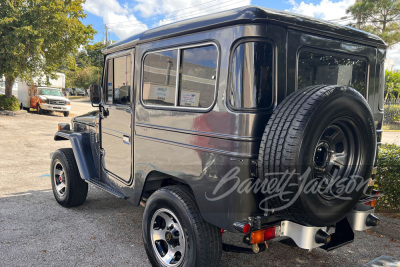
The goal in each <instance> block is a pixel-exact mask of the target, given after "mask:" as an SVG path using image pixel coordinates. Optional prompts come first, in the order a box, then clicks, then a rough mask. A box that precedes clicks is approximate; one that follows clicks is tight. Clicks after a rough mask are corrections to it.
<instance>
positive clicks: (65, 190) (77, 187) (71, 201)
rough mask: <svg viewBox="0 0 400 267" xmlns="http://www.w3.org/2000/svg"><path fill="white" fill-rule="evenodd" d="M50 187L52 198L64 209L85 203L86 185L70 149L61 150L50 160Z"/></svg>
mask: <svg viewBox="0 0 400 267" xmlns="http://www.w3.org/2000/svg"><path fill="white" fill-rule="evenodd" d="M50 172H51V185H52V188H53V193H54V197H55V198H56V200H57V202H58V203H59V204H60V205H61V206H64V207H76V206H79V205H81V204H83V202H85V200H86V197H87V193H88V184H87V183H86V182H85V181H83V180H82V178H81V176H80V174H79V170H78V166H77V164H76V161H75V156H74V153H73V151H72V149H71V148H62V149H59V150H57V151H56V152H55V153H54V154H53V158H52V160H51V169H50Z"/></svg>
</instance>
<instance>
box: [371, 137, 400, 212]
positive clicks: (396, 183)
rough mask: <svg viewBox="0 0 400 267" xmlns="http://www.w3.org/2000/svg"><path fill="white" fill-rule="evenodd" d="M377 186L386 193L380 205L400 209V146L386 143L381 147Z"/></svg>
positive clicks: (380, 199) (380, 200) (379, 202)
mask: <svg viewBox="0 0 400 267" xmlns="http://www.w3.org/2000/svg"><path fill="white" fill-rule="evenodd" d="M376 187H377V189H378V190H379V191H380V193H382V194H384V196H383V197H381V198H379V201H378V207H380V208H389V209H393V210H400V147H399V146H396V145H394V144H385V145H382V146H381V147H380V148H379V154H378V170H377V176H376Z"/></svg>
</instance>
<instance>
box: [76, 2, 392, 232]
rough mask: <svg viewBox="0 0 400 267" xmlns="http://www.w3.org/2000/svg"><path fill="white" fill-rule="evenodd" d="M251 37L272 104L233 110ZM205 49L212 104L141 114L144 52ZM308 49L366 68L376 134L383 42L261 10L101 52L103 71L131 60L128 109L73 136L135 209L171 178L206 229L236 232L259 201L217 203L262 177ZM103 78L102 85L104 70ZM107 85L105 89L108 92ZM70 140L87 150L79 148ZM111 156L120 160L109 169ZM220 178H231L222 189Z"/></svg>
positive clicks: (86, 119)
mask: <svg viewBox="0 0 400 267" xmlns="http://www.w3.org/2000/svg"><path fill="white" fill-rule="evenodd" d="M177 29H179V30H177ZM246 38H247V39H246ZM254 38H257V40H258V39H265V40H268V42H271V43H272V44H273V47H274V66H275V72H274V73H275V77H274V79H275V83H274V92H273V96H272V97H273V99H272V102H273V103H274V104H273V105H272V106H271V107H270V108H268V109H263V110H262V111H257V110H256V111H237V110H232V108H231V107H230V106H229V105H228V103H227V99H228V87H229V78H230V75H231V74H230V66H231V55H232V50H233V48H234V47H235V45H236V44H237V42H239V41H242V40H253V39H254ZM209 43H212V44H214V45H215V46H217V47H218V51H219V54H218V66H219V67H218V69H217V75H216V76H217V78H216V82H217V86H216V88H217V89H216V94H215V101H214V104H213V105H212V106H211V107H210V108H209V109H207V110H194V109H184V108H183V109H177V108H160V107H146V106H145V105H143V102H142V95H141V91H142V77H143V66H142V65H143V60H144V58H145V56H146V54H147V53H149V52H152V51H160V50H165V49H169V48H174V47H182V46H184V47H191V46H199V45H202V44H209ZM307 49H309V50H313V51H314V50H315V51H327V53H329V54H340V55H351V56H353V57H357V58H363V59H365V61H366V62H367V76H366V81H368V83H367V87H366V91H365V92H364V96H365V97H366V99H367V100H368V103H369V105H370V107H371V109H372V110H373V114H374V117H375V123H376V125H377V129H378V131H379V130H380V129H381V122H382V118H383V111H382V107H383V106H382V101H383V98H382V94H383V83H384V76H383V74H384V73H383V61H384V58H385V53H386V50H385V44H384V42H383V41H382V40H381V39H380V38H378V37H376V36H374V35H371V34H367V33H365V32H361V31H358V30H354V29H350V28H347V27H343V26H340V25H336V24H332V23H327V22H322V21H319V20H314V19H310V18H305V17H301V16H297V15H293V14H288V13H284V12H275V11H270V10H265V9H261V8H257V7H245V8H240V9H235V10H231V11H227V12H224V13H221V14H218V15H215V14H213V15H210V16H205V17H202V18H196V19H191V20H187V21H184V22H178V23H175V24H171V25H168V26H162V27H159V28H157V29H153V30H149V31H146V32H145V33H143V34H140V35H137V36H134V37H132V38H128V39H126V40H125V41H121V42H119V43H117V44H113V45H111V46H110V47H108V48H107V49H106V50H105V51H104V53H105V56H106V58H105V62H107V59H109V58H111V57H113V56H114V55H115V53H134V55H135V56H134V61H133V62H134V63H133V64H134V67H133V68H132V73H131V75H132V78H133V81H134V82H133V86H132V88H131V104H130V106H129V107H120V106H116V105H107V104H106V103H103V104H102V106H103V107H102V108H101V109H100V113H99V115H97V114H95V113H93V114H89V116H83V117H80V118H76V119H74V121H73V129H74V131H75V132H90V133H91V134H90V136H92V135H94V137H90V136H89V137H90V140H91V144H92V145H91V147H92V149H91V153H92V155H93V159H94V163H93V164H94V165H96V166H98V165H99V162H100V160H99V159H100V158H102V156H101V155H100V149H104V150H105V157H103V159H104V160H105V161H104V162H103V161H101V165H102V166H104V165H105V168H106V169H107V168H109V169H110V170H111V172H113V173H115V174H116V175H110V173H109V172H107V171H104V170H103V169H101V171H100V173H99V174H98V175H99V178H100V179H101V180H102V181H103V182H105V183H107V184H109V185H111V186H112V187H113V188H115V189H116V190H118V191H119V192H121V193H122V194H124V195H125V196H126V197H128V200H129V201H130V202H132V203H133V204H135V205H139V202H140V201H141V199H142V197H143V196H144V193H145V192H144V189H145V187H146V184H147V183H148V182H151V181H157V180H160V181H161V180H162V179H165V178H168V179H173V180H174V181H176V182H179V183H183V184H187V185H189V186H190V188H191V190H192V191H193V193H194V196H195V198H196V202H197V205H198V207H199V209H200V212H201V214H202V216H203V218H204V219H205V220H206V221H208V222H210V223H212V224H214V225H216V226H218V227H221V228H223V229H227V230H229V231H233V232H235V231H236V230H235V229H234V228H233V223H234V222H237V221H243V220H245V219H246V218H248V217H250V216H256V215H263V211H262V210H260V207H259V197H260V196H259V195H257V194H255V193H253V192H249V193H246V194H244V193H239V192H238V190H233V191H232V192H231V193H230V194H227V196H226V197H224V198H221V199H219V200H218V201H216V200H212V199H213V198H215V197H217V196H218V195H221V194H223V193H226V192H228V191H230V190H231V188H233V187H234V186H235V183H236V182H238V183H239V182H242V183H243V182H245V181H247V180H249V181H251V180H252V179H254V178H256V177H258V176H259V175H260V174H257V163H256V162H257V157H258V152H259V144H260V139H261V137H262V133H263V131H264V129H265V125H266V123H267V121H268V119H269V117H270V116H271V114H272V112H273V111H274V109H275V107H276V106H277V105H279V103H281V102H282V101H283V99H285V97H287V96H288V95H289V94H290V93H292V92H294V91H296V90H298V89H300V88H298V69H297V67H296V66H297V64H298V55H299V52H300V51H303V50H307ZM104 71H105V72H104V74H103V77H105V73H106V69H105V70H104ZM104 80H105V79H104ZM104 80H103V88H106V87H107V84H106V82H105V81H104ZM104 99H105V93H104V90H103V101H104ZM102 109H103V110H102ZM104 110H107V113H108V114H107V116H108V118H107V116H106V118H105V119H100V120H99V121H97V120H98V119H97V118H102V117H103V116H104V114H105V113H104ZM124 135H126V136H128V135H129V141H130V144H129V145H128V144H124V142H123V139H124ZM74 139H76V140H78V141H79V140H82V142H83V139H78V138H74ZM379 140H380V137H379V134H378V142H379ZM78 141H74V142H75V143H76V144H75V145H74V149H81V150H82V151H81V152H79V153H80V154H79V153H78V155H77V157H81V156H80V155H86V156H88V155H90V153H88V152H87V153H86V152H84V150H83V148H82V147H80V146H79V145H78V144H79V142H78ZM100 144H101V147H99V145H100ZM129 151H130V152H129ZM108 156H109V157H114V159H112V160H109V159H108V158H107V157H108ZM77 160H82V161H83V163H84V162H85V160H84V159H79V158H78V159H77ZM83 163H82V164H81V165H78V166H80V168H83V169H84V168H86V167H87V168H89V167H88V166H89V165H90V164H86V165H85V164H83ZM119 164H122V165H123V166H119ZM85 166H86V167H85ZM96 168H97V167H96ZM127 168H128V169H127ZM82 173H83V174H82ZM88 173H90V171H87V170H82V172H81V175H83V176H85V177H86V176H90V175H93V174H88ZM118 176H120V177H118ZM224 177H225V178H228V177H231V178H232V179H231V180H230V181H228V182H226V183H225V184H224V185H223V186H222V187H218V186H217V185H218V184H219V182H220V181H221V179H223V178H224ZM121 178H122V179H121Z"/></svg>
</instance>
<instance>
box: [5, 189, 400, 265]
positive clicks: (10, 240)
mask: <svg viewBox="0 0 400 267" xmlns="http://www.w3.org/2000/svg"><path fill="white" fill-rule="evenodd" d="M142 213H143V208H141V207H134V206H132V205H131V204H129V203H128V202H127V201H124V200H120V199H116V198H114V197H112V196H110V195H109V194H107V193H104V192H102V191H100V190H98V189H96V188H92V187H91V188H90V190H89V196H88V199H87V201H86V202H85V204H84V205H82V206H80V207H76V208H71V209H66V208H63V207H61V206H59V205H58V204H57V203H56V201H55V200H54V197H53V193H52V192H51V190H40V191H27V192H23V193H18V194H10V195H3V196H2V197H1V198H0V251H1V253H0V266H42V265H45V264H46V265H50V266H52V265H60V264H61V265H68V266H149V265H150V264H149V262H148V260H147V256H146V253H145V250H144V248H143V243H142V236H141V223H142ZM395 222H396V221H395ZM378 229H379V228H378ZM397 229H399V225H397ZM397 232H398V230H397ZM223 240H224V242H225V243H227V244H234V245H236V246H243V247H246V246H245V245H244V244H243V243H242V235H237V234H231V233H225V234H224V236H223ZM399 251H400V243H399V242H397V241H395V240H393V239H392V240H391V239H390V238H386V237H381V236H380V234H376V233H375V234H374V233H366V232H361V233H357V234H356V241H355V242H354V243H352V244H349V245H347V246H344V247H342V248H339V249H337V250H335V251H332V252H326V251H324V250H321V249H315V250H312V251H306V250H302V249H300V248H296V247H292V246H289V245H286V244H283V243H272V244H270V246H269V249H268V250H267V251H266V252H263V253H260V254H257V255H248V254H237V253H226V252H225V253H223V256H222V261H221V266H279V265H286V266H287V265H292V266H293V265H294V266H301V265H304V266H310V265H312V266H335V265H340V266H361V265H364V264H366V263H368V262H370V261H372V260H374V259H375V258H377V257H379V256H381V255H388V256H390V257H393V258H396V259H399V258H400V252H399Z"/></svg>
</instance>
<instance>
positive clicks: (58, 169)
mask: <svg viewBox="0 0 400 267" xmlns="http://www.w3.org/2000/svg"><path fill="white" fill-rule="evenodd" d="M53 181H54V191H55V192H56V194H57V195H58V196H59V197H60V198H62V197H64V195H65V189H66V188H67V186H66V184H65V172H64V167H63V165H62V164H61V162H60V161H58V160H57V161H56V163H55V164H54V169H53Z"/></svg>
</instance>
